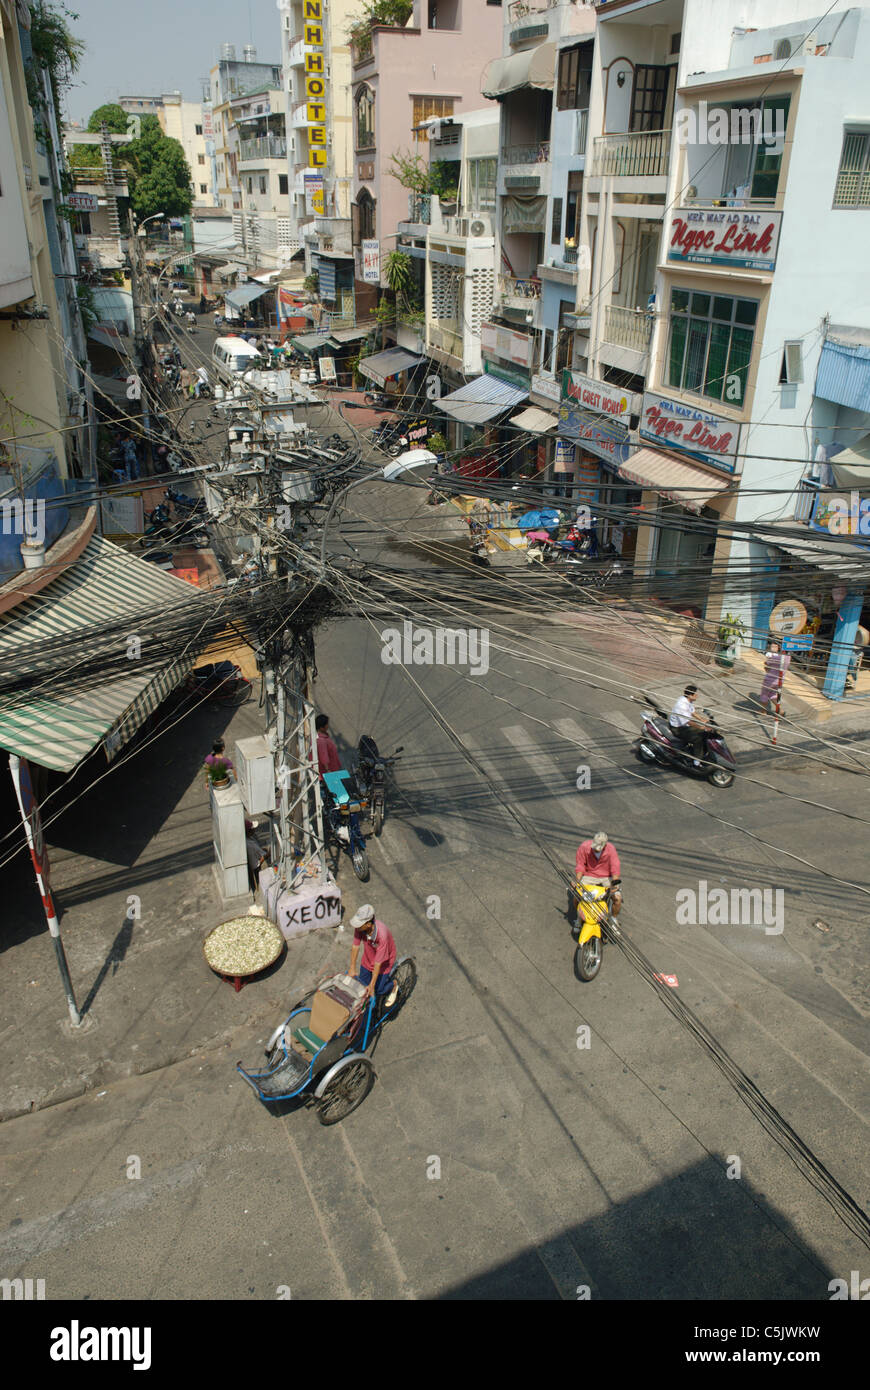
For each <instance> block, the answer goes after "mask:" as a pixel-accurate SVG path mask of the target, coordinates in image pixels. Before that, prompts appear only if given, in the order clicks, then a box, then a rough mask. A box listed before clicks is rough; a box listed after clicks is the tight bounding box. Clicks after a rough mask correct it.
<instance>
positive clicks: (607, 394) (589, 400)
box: [562, 367, 631, 421]
mask: <svg viewBox="0 0 870 1390" xmlns="http://www.w3.org/2000/svg"><path fill="white" fill-rule="evenodd" d="M562 399H563V400H564V401H576V402H577V404H578V405H582V406H583V408H584V410H594V411H596V412H597V413H598V414H599V415H609V416H610V418H611V419H612V420H623V421H627V420H628V417H629V415H630V414H631V399H630V397H629V394H628V392H627V391H620V390H619V388H618V387H616V386H608V385H607V383H606V382H605V381H594V380H593V378H592V377H591V376H583V375H582V373H581V372H572V371H570V370H569V368H567V367H566V368H565V370H564V371H563V373H562Z"/></svg>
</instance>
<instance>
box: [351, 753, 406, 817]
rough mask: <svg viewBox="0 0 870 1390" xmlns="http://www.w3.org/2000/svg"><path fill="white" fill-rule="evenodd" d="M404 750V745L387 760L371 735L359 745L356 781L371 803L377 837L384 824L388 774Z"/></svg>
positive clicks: (370, 813) (364, 797)
mask: <svg viewBox="0 0 870 1390" xmlns="http://www.w3.org/2000/svg"><path fill="white" fill-rule="evenodd" d="M402 748H403V745H402V744H400V745H399V747H398V748H397V749H396V751H395V753H393V754H391V756H390V757H389V758H385V757H384V756H383V754H382V753H379V752H378V745H377V744H376V743H375V741H374V739H373V738H372V736H371V734H363V736H362V738H361V739H360V741H359V744H358V745H357V754H358V761H357V770H356V781H357V786H358V787H359V789H360V792H361V793H362V796H363V799H364V800H366V801H368V803H369V815H370V816H371V822H372V830H373V831H374V833H375V835H380V833H381V829H382V828H383V824H384V812H385V810H386V796H387V774H388V773H389V772H391V771H392V769H393V765H394V763H395V762H396V759H397V758H398V757H399V754H400V753H401V752H402Z"/></svg>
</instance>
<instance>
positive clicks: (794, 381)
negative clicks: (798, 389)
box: [779, 341, 804, 386]
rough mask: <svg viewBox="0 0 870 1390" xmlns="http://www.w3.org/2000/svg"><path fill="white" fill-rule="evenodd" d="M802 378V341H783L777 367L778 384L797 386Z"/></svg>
mask: <svg viewBox="0 0 870 1390" xmlns="http://www.w3.org/2000/svg"><path fill="white" fill-rule="evenodd" d="M803 379H804V362H803V343H801V342H800V341H797V342H791V343H785V344H784V346H783V349H782V365H781V366H780V369H779V384H780V386H798V385H799V384H800V383H801V382H802V381H803Z"/></svg>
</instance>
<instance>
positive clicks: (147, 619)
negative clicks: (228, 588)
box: [0, 536, 198, 772]
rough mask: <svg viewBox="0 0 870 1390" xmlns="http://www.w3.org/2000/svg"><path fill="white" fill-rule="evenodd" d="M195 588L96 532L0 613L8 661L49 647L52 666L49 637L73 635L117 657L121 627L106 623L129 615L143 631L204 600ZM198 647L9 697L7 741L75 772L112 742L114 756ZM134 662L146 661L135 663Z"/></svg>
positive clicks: (3, 728)
mask: <svg viewBox="0 0 870 1390" xmlns="http://www.w3.org/2000/svg"><path fill="white" fill-rule="evenodd" d="M197 593H198V591H197V590H196V589H193V588H192V587H191V586H190V585H189V584H186V583H185V582H184V580H182V579H176V578H175V577H174V576H173V575H171V574H166V572H165V571H164V570H161V569H158V568H157V567H156V565H150V564H148V562H147V560H140V559H139V558H138V556H135V555H131V554H130V553H129V552H128V551H126V550H121V549H120V547H119V546H116V545H113V544H112V543H111V541H107V540H104V539H103V537H101V536H92V537H91V539H90V541H89V542H88V544H87V545H86V547H85V549H84V550H83V551H82V553H81V555H80V556H79V558H78V559H77V560H75V561H74V562H73V563H72V564H71V565H70V566H69V567H68V568H67V569H65V570H63V571H62V573H61V574H59V575H58V577H57V579H55V580H53V581H52V582H51V583H50V584H48V585H47V586H46V587H45V588H44V589H41V590H40V591H39V593H38V594H34V595H33V597H32V598H28V599H24V600H22V602H21V603H17V604H16V605H15V607H14V608H11V609H9V611H8V613H6V614H4V615H2V616H0V663H2V664H4V665H6V666H7V668H8V667H12V668H13V669H14V667H15V665H16V664H18V665H23V664H24V662H25V661H27V663H28V666H29V663H30V660H34V661H38V660H40V659H42V656H43V654H44V659H45V665H46V671H48V670H50V669H52V664H53V663H52V657H51V647H50V644H51V643H52V642H53V641H56V640H58V639H62V638H65V637H68V638H75V639H77V640H78V641H79V647H78V650H80V651H84V649H85V646H86V645H87V646H88V647H93V648H94V649H95V650H96V653H97V655H99V653H100V651H105V652H107V653H108V652H111V653H112V654H113V655H115V654H117V650H118V641H119V637H118V633H117V632H115V633H113V634H112V635H111V636H106V635H102V636H101V635H100V633H101V629H102V628H103V626H104V625H105V624H109V623H112V624H115V623H118V622H119V621H123V622H124V624H125V630H126V631H129V632H130V633H135V632H136V631H137V627H138V625H140V624H144V623H151V622H153V620H154V614H155V613H158V612H161V611H165V610H166V609H169V608H171V607H172V606H173V605H177V604H179V603H188V604H189V603H191V601H193V602H196V601H198V600H197ZM195 658H196V652H195V651H191V650H189V651H188V653H187V655H186V656H185V657H184V658H183V659H182V660H179V661H174V662H170V663H167V664H166V665H164V666H162V667H161V668H159V669H156V670H155V668H154V667H153V666H152V667H151V668H150V669H146V670H141V669H140V670H138V671H136V672H135V673H134V674H132V675H129V676H124V677H123V678H121V679H112V678H109V679H108V680H104V681H102V682H101V683H100V684H94V685H85V686H84V688H83V686H82V684H79V685H76V684H75V675H74V669H73V672H72V673H71V676H70V689H69V692H68V693H67V692H63V691H61V692H59V693H56V692H54V691H52V692H51V693H50V694H46V695H40V694H39V685H40V678H39V676H38V675H37V676H36V677H35V681H34V686H33V688H32V691H18V692H16V693H14V694H7V695H0V748H5V749H6V750H7V751H8V752H10V753H17V754H18V756H19V757H21V758H29V759H31V760H32V761H33V762H35V763H39V764H40V765H41V766H42V767H51V768H54V769H55V770H56V771H58V772H71V771H72V769H73V768H74V767H75V766H76V765H77V764H78V763H80V762H81V760H82V758H84V757H86V756H87V755H88V753H90V752H91V751H92V750H93V749H94V748H96V747H97V746H98V744H100V743H101V742H102V741H104V740H106V747H107V752H108V754H109V756H112V755H113V754H114V753H115V752H116V751H117V750H118V749H119V748H121V747H122V746H123V745H124V744H125V743H127V742H128V741H129V740H130V739H131V738H132V736H133V734H134V733H135V732H136V730H137V729H138V728H139V726H140V725H141V724H143V723H144V721H145V719H146V718H147V717H148V715H149V714H150V713H151V712H152V711H153V710H155V709H156V708H157V706H158V705H159V704H160V702H161V700H163V699H164V698H165V696H166V695H168V694H169V691H170V690H172V689H173V687H174V686H176V685H177V684H178V682H179V681H180V680H181V679H182V678H183V677H184V676H185V675H186V673H187V672H188V671H189V670H190V668H191V667H192V666H193V662H194V660H195ZM130 664H131V667H132V666H135V665H137V663H136V662H132V661H131V663H130Z"/></svg>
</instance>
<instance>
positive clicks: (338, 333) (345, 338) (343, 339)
mask: <svg viewBox="0 0 870 1390" xmlns="http://www.w3.org/2000/svg"><path fill="white" fill-rule="evenodd" d="M371 331H372V330H371V329H370V328H330V330H329V336H330V338H331V339H332V341H333V342H334V343H335V344H336V346H338V347H340V346H341V344H342V343H358V342H361V341H362V339H363V338H367V337H368V336H369V334H370V333H371Z"/></svg>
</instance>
